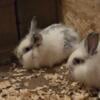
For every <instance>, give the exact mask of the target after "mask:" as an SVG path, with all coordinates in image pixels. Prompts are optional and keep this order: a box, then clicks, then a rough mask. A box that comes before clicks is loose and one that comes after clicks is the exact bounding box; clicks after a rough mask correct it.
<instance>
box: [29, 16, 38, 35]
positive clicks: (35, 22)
mask: <svg viewBox="0 0 100 100" xmlns="http://www.w3.org/2000/svg"><path fill="white" fill-rule="evenodd" d="M36 27H37V21H36V16H34V17H33V18H32V20H31V24H30V29H29V32H30V33H31V32H34V31H35V29H36Z"/></svg>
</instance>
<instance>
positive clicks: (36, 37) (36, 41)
mask: <svg viewBox="0 0 100 100" xmlns="http://www.w3.org/2000/svg"><path fill="white" fill-rule="evenodd" d="M33 41H34V45H35V46H39V45H41V43H42V35H41V34H39V33H37V34H33Z"/></svg>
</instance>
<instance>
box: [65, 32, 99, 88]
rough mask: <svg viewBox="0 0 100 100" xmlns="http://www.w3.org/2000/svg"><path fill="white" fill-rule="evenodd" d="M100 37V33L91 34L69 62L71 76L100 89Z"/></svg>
mask: <svg viewBox="0 0 100 100" xmlns="http://www.w3.org/2000/svg"><path fill="white" fill-rule="evenodd" d="M99 37H100V34H99V33H95V32H92V33H89V34H88V35H87V36H86V38H85V39H84V40H83V41H82V42H81V43H80V45H79V47H78V48H77V49H76V50H75V51H74V52H73V53H72V54H71V56H70V57H69V59H68V62H67V65H68V67H69V70H70V74H71V75H72V77H73V78H74V79H75V80H77V81H80V82H83V83H85V84H87V85H89V86H94V87H100V42H99Z"/></svg>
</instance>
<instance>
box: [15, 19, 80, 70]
mask: <svg viewBox="0 0 100 100" xmlns="http://www.w3.org/2000/svg"><path fill="white" fill-rule="evenodd" d="M34 22H35V21H34V20H32V22H31V28H30V31H29V34H28V35H27V36H26V37H25V38H24V39H23V40H22V41H21V42H20V44H19V45H18V47H17V48H16V50H15V51H16V55H17V57H18V59H19V61H20V62H21V64H22V65H23V67H24V68H26V69H32V68H40V67H43V66H48V67H52V66H53V65H54V64H57V63H60V62H62V61H63V60H64V59H67V57H68V56H69V55H70V54H71V53H72V52H73V50H75V49H76V48H77V45H78V44H79V41H80V37H79V34H78V33H77V32H75V31H74V30H73V29H72V28H68V27H65V26H64V25H63V24H52V25H50V26H48V27H47V28H45V29H43V30H38V29H37V28H36V26H35V25H34ZM34 26H35V28H34Z"/></svg>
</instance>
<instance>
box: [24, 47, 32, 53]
mask: <svg viewBox="0 0 100 100" xmlns="http://www.w3.org/2000/svg"><path fill="white" fill-rule="evenodd" d="M31 49H32V46H30V47H26V48H25V49H24V52H25V53H26V52H28V51H30V50H31Z"/></svg>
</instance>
